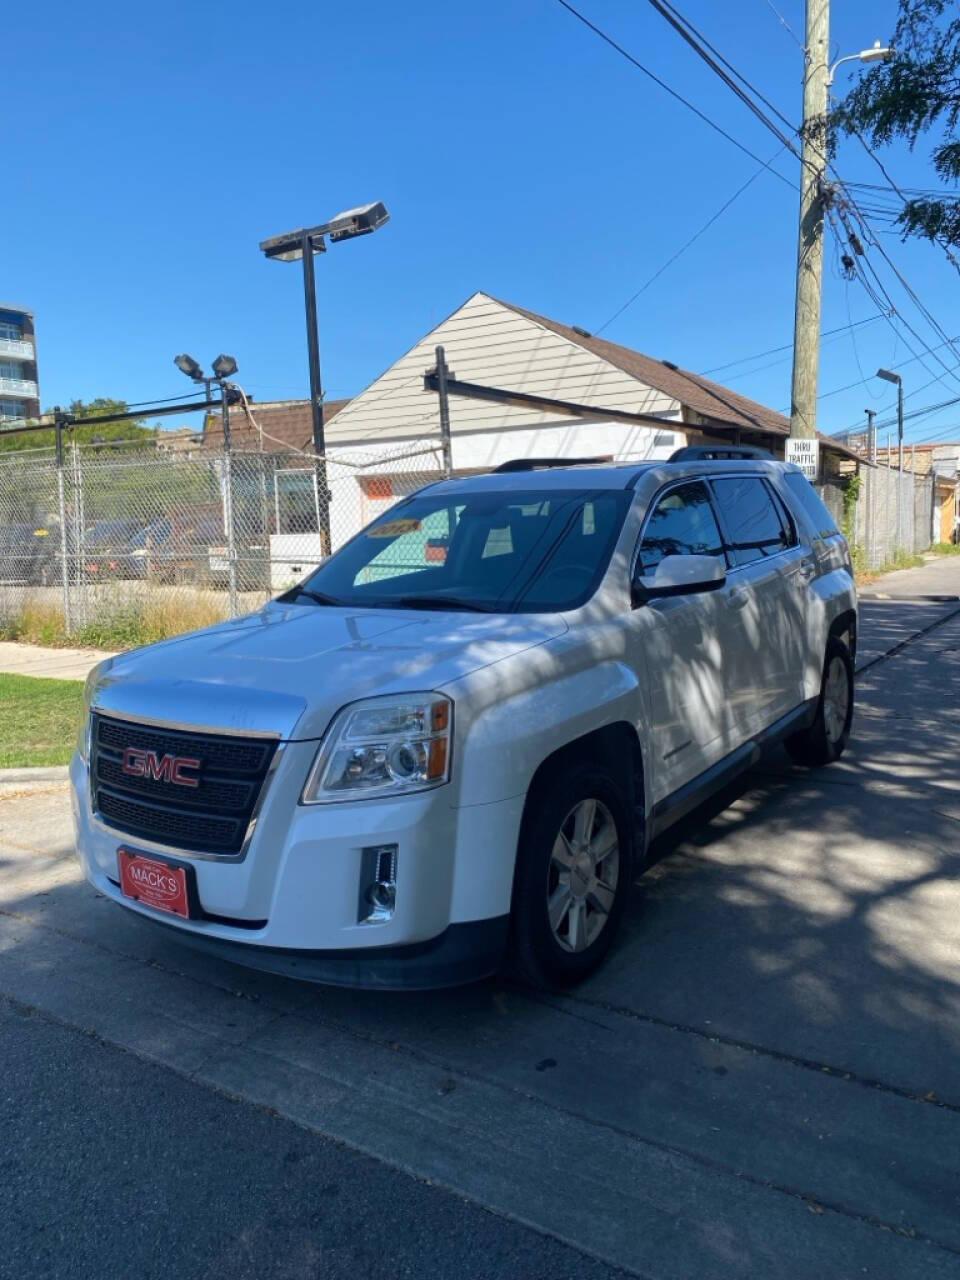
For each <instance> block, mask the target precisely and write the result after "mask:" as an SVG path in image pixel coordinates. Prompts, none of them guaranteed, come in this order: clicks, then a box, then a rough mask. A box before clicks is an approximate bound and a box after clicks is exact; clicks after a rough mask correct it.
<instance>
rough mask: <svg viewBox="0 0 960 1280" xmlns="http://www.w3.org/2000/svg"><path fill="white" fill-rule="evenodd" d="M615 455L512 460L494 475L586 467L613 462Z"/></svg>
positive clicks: (495, 471)
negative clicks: (505, 472)
mask: <svg viewBox="0 0 960 1280" xmlns="http://www.w3.org/2000/svg"><path fill="white" fill-rule="evenodd" d="M612 461H613V455H612V454H609V453H608V454H605V455H604V456H603V457H599V458H511V459H510V460H509V461H508V462H501V463H500V465H499V466H498V467H494V468H493V472H494V475H496V474H498V473H499V472H504V471H539V470H540V469H541V467H586V466H589V465H590V464H591V463H594V462H612Z"/></svg>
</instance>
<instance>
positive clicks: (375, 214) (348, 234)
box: [260, 200, 390, 555]
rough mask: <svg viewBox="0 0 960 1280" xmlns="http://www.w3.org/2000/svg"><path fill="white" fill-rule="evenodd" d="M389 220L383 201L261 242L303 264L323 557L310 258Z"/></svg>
mask: <svg viewBox="0 0 960 1280" xmlns="http://www.w3.org/2000/svg"><path fill="white" fill-rule="evenodd" d="M389 220H390V214H389V213H388V212H387V206H386V205H385V204H384V203H383V201H382V200H375V201H374V202H373V203H372V204H364V205H358V206H357V208H355V209H345V210H344V211H343V213H338V214H337V215H336V217H334V218H331V219H330V220H329V221H328V222H321V223H320V224H319V225H317V226H315V227H300V228H299V229H298V230H296V231H287V232H285V234H284V235H282V236H274V237H272V239H270V240H261V242H260V250H261V252H262V253H263V255H264V257H266V258H271V259H273V260H274V261H275V262H296V261H298V259H299V260H301V261H302V262H303V301H304V309H305V312H306V322H307V360H308V363H309V368H310V410H311V417H312V420H313V450H314V453H315V454H316V457H317V464H316V466H317V505H318V507H319V512H320V534H321V537H322V539H323V543H324V547H325V554H327V555H329V553H330V550H331V546H330V492H329V490H328V489H327V466H326V462H325V460H324V453H325V449H326V442H325V441H324V435H323V386H322V384H321V381H320V340H319V337H318V335H317V285H316V277H315V275H314V268H313V257H314V254H317V253H326V251H327V244H326V239H325V237H327V236H329V237H330V240H331V242H332V243H337V242H339V241H340V240H352V239H355V238H356V237H357V236H366V235H370V234H371V232H374V231H377V230H379V228H380V227H382V226H383V225H384V223H386V222H388V221H389Z"/></svg>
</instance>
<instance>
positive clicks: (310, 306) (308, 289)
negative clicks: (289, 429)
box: [300, 231, 332, 556]
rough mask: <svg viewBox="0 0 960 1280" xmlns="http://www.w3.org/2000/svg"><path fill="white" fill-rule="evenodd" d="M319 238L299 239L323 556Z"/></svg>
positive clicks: (325, 499) (326, 546) (326, 538)
mask: <svg viewBox="0 0 960 1280" xmlns="http://www.w3.org/2000/svg"><path fill="white" fill-rule="evenodd" d="M325 248H326V246H325V245H324V243H323V237H322V236H319V237H314V236H313V235H312V234H311V233H310V232H309V231H304V232H303V234H302V235H301V237H300V251H301V256H302V257H303V304H304V308H305V310H306V319H307V363H308V365H309V369H310V415H311V420H312V423H313V452H314V454H315V455H316V461H315V463H314V467H315V471H314V483H315V484H316V486H317V511H318V514H319V518H320V542H321V548H322V551H323V554H324V555H326V556H328V555H329V554H330V552H331V550H332V546H331V542H330V491H329V489H328V488H327V457H326V441H325V440H324V436H323V386H322V384H321V381H320V337H319V333H318V331H317V277H316V273H315V271H314V265H313V255H314V253H323V252H324V251H325Z"/></svg>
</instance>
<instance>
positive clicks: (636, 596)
mask: <svg viewBox="0 0 960 1280" xmlns="http://www.w3.org/2000/svg"><path fill="white" fill-rule="evenodd" d="M726 580H727V570H726V567H725V565H724V563H723V561H722V560H721V559H720V557H719V556H664V557H663V559H662V560H661V561H660V563H659V564H658V565H657V567H656V569H655V570H654V571H653V573H651V574H646V575H644V574H637V576H636V577H634V580H633V583H632V584H631V598H632V600H633V603H634V605H640V604H646V603H647V602H648V601H649V600H657V599H660V598H661V597H665V596H692V595H697V594H699V593H701V592H703V591H718V590H719V589H720V587H722V586H723V584H724V583H725V582H726Z"/></svg>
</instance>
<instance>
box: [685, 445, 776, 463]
mask: <svg viewBox="0 0 960 1280" xmlns="http://www.w3.org/2000/svg"><path fill="white" fill-rule="evenodd" d="M725 458H733V459H734V460H735V461H741V462H742V461H743V460H744V459H745V458H756V459H758V460H760V461H766V462H772V461H773V460H774V458H773V454H772V453H771V452H770V450H769V449H753V448H748V447H747V446H746V445H739V444H688V445H685V446H684V447H683V448H682V449H677V450H676V451H675V452H674V453H671V455H670V457H669V459H668V461H669V462H718V461H722V460H723V459H725Z"/></svg>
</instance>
